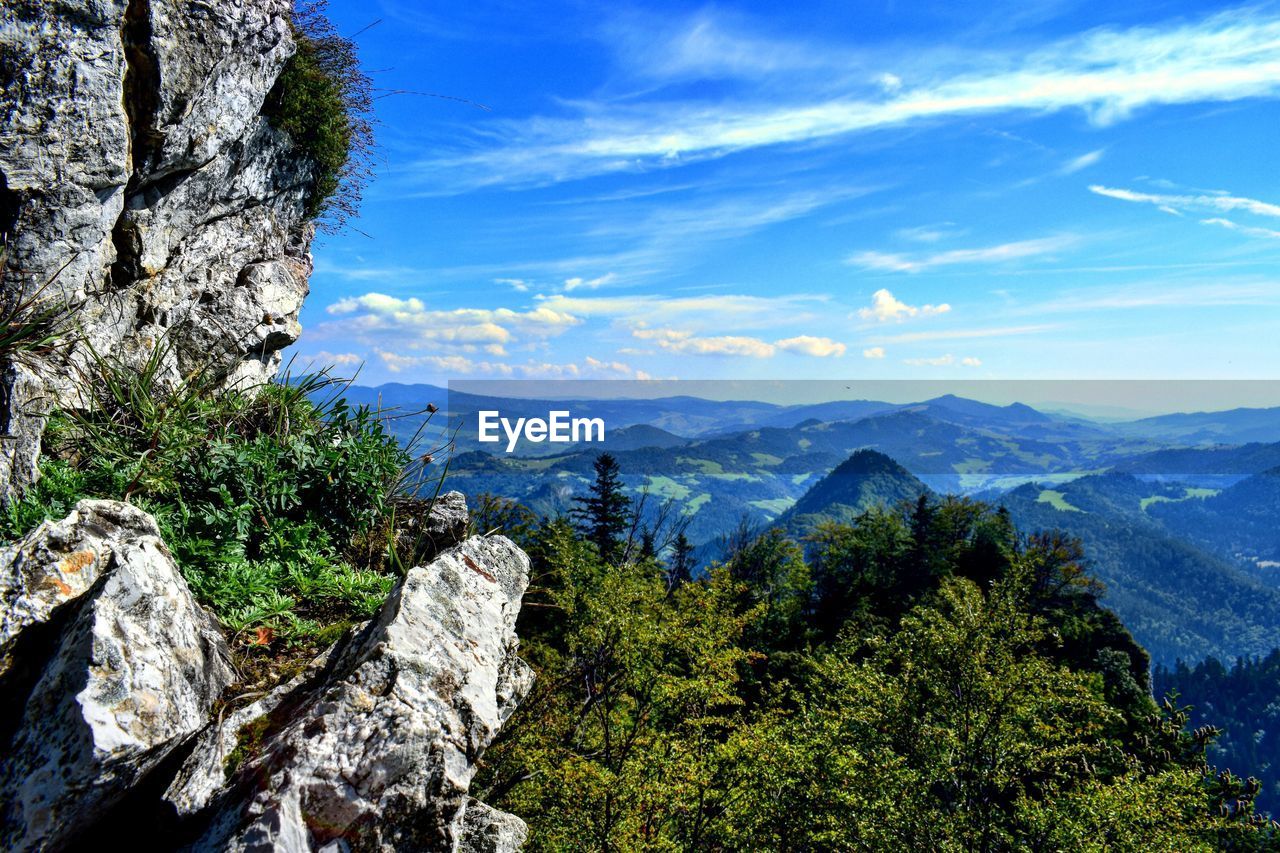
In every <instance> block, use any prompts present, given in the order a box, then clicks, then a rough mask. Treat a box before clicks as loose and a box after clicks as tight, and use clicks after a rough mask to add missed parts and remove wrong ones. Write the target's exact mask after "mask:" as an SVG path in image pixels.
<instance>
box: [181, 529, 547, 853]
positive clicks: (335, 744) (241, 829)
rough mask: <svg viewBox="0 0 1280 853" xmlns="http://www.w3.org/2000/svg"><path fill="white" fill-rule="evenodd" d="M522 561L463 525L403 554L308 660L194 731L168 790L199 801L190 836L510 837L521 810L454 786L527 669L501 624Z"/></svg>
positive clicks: (324, 840) (255, 841)
mask: <svg viewBox="0 0 1280 853" xmlns="http://www.w3.org/2000/svg"><path fill="white" fill-rule="evenodd" d="M528 567H529V563H528V558H527V557H526V556H525V555H524V554H523V553H522V552H521V551H520V550H519V549H518V548H516V546H515V545H513V544H512V543H511V542H510V541H509V540H507V539H505V538H503V537H492V538H484V537H473V538H471V539H468V540H466V541H465V542H463V543H461V544H460V545H458V546H456V547H454V548H452V549H450V550H448V551H446V552H445V553H443V554H441V555H440V556H439V557H437V558H436V559H435V560H434V561H432V562H431V563H430V564H428V565H426V566H423V567H419V568H415V569H412V570H410V571H409V573H408V574H407V575H406V577H405V579H404V581H403V582H402V583H401V584H400V586H399V587H398V588H397V589H396V591H395V592H394V593H393V594H392V596H391V598H390V599H389V600H388V601H387V603H386V604H385V605H384V606H383V608H382V611H381V612H380V613H379V615H378V617H377V618H376V619H375V620H374V621H373V622H371V623H370V624H369V625H368V626H367V627H366V628H365V629H364V631H363V632H362V633H361V634H359V635H358V636H356V637H355V638H354V639H353V640H352V641H351V642H350V643H349V644H348V645H347V646H346V647H345V648H342V649H338V650H335V651H334V652H333V653H332V655H331V657H330V658H329V659H328V660H327V661H325V662H323V663H318V664H317V665H316V669H317V670H318V671H319V674H318V675H314V676H312V677H311V678H309V679H304V683H302V684H299V685H294V686H292V687H291V688H289V689H287V690H286V691H284V692H283V694H280V693H277V694H274V695H272V696H269V697H267V698H266V699H265V700H263V701H261V702H260V703H259V704H258V705H257V706H251V707H250V708H247V709H245V710H243V711H240V712H237V713H236V714H235V715H233V716H232V717H231V718H229V719H228V720H226V721H225V722H224V724H223V725H222V727H221V728H218V729H214V730H212V731H211V732H210V733H208V734H207V735H205V736H204V737H203V738H202V739H201V741H200V743H199V744H198V745H197V747H196V749H195V751H194V752H193V753H192V754H191V756H190V758H189V759H188V760H187V762H186V765H185V766H184V767H183V768H182V770H181V771H180V772H179V774H178V778H177V779H176V780H175V782H174V784H173V785H172V786H171V787H170V789H169V791H168V793H167V794H166V797H167V798H168V799H169V801H170V802H171V803H173V804H174V806H175V807H176V808H177V809H178V811H179V812H180V813H183V814H194V813H197V812H199V811H200V810H202V809H208V810H210V811H211V812H212V814H213V817H212V819H211V822H210V824H209V827H208V829H207V831H206V832H205V833H204V835H203V836H202V837H201V839H200V840H199V841H198V842H196V843H195V844H194V845H193V849H196V850H209V851H213V850H251V849H252V850H281V851H283V850H320V849H326V850H328V849H334V850H337V849H359V850H388V851H389V850H405V851H408V850H454V849H459V847H460V846H464V847H465V849H474V850H511V849H515V846H517V845H518V844H519V843H520V840H521V839H523V835H524V827H523V824H522V823H521V822H520V821H519V820H518V819H517V818H515V817H513V816H511V815H503V814H501V813H499V812H495V811H493V810H492V809H489V808H488V807H487V806H484V805H483V804H474V805H469V800H468V797H467V788H468V786H469V784H470V781H471V776H472V774H473V773H474V770H475V760H476V759H477V758H478V757H479V755H480V754H481V752H482V751H483V750H484V748H485V747H486V746H487V745H488V744H489V742H490V741H491V740H492V739H493V737H494V736H495V735H496V734H497V732H498V729H499V728H500V727H501V725H502V724H503V722H505V721H506V719H507V717H508V716H510V714H511V712H512V711H513V710H514V709H515V707H516V705H517V704H518V703H519V701H520V699H521V698H523V696H524V695H525V694H526V693H527V691H528V689H529V687H530V686H531V684H532V674H531V672H530V670H529V668H528V667H527V666H526V665H525V664H524V663H523V662H522V661H521V660H520V659H519V657H517V654H516V652H517V648H518V641H517V639H516V635H515V630H514V629H515V620H516V616H517V614H518V612H519V607H520V599H521V596H522V595H523V593H524V589H525V585H526V583H527V582H528ZM232 744H236V745H237V746H239V747H240V754H239V755H237V756H236V758H237V759H239V761H240V763H239V764H238V765H237V766H236V769H235V772H234V775H233V776H232V778H231V780H230V782H229V783H226V787H225V788H222V789H221V790H219V787H220V786H221V785H222V784H223V780H224V779H225V778H226V775H227V762H228V756H229V755H232V754H233V750H231V749H229V747H230V746H231V745H232ZM468 815H472V817H471V818H468ZM464 837H465V838H468V839H470V840H468V841H466V842H465V844H464ZM333 845H339V846H333ZM486 845H487V846H486Z"/></svg>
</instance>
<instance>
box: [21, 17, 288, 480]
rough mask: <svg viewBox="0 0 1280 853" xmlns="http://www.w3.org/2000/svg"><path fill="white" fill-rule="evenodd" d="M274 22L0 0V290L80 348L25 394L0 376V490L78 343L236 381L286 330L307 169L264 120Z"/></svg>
mask: <svg viewBox="0 0 1280 853" xmlns="http://www.w3.org/2000/svg"><path fill="white" fill-rule="evenodd" d="M289 9H290V2H289V0H218V2H216V3H215V2H205V0H59V2H56V3H55V2H49V0H5V2H4V3H3V4H0V231H3V232H4V233H5V234H7V235H9V242H8V247H7V251H6V253H5V257H4V264H3V276H4V277H3V281H2V282H0V296H2V297H3V298H5V299H10V300H12V299H15V298H18V297H19V296H20V295H22V294H32V293H37V292H38V293H39V297H38V298H39V300H40V302H41V304H42V305H47V306H56V307H63V308H66V309H68V311H69V313H71V314H73V315H74V316H73V317H72V320H71V322H72V324H73V325H74V327H75V335H73V338H78V340H76V342H74V343H73V345H71V346H69V347H67V348H65V349H62V350H59V351H58V352H57V353H56V354H49V355H44V356H38V357H34V358H36V359H37V361H39V362H40V363H39V364H37V365H36V366H35V370H34V371H32V372H31V374H32V375H35V376H38V377H39V378H40V380H41V381H40V382H34V381H31V379H32V375H27V376H26V377H25V380H26V381H15V379H14V378H10V377H7V376H0V380H3V386H4V391H5V393H4V394H0V426H3V427H4V428H5V429H6V431H7V432H8V434H10V435H12V436H14V438H13V439H12V440H9V441H5V442H3V443H0V493H4V491H5V490H7V488H8V486H9V484H10V483H13V484H15V485H16V486H17V487H19V488H20V487H21V486H23V485H25V484H27V483H29V482H31V480H32V478H33V476H34V467H35V461H36V453H37V451H38V446H39V444H38V438H39V433H40V430H41V429H42V428H43V418H42V416H41V413H42V412H43V411H46V410H47V408H48V406H49V405H50V403H51V402H67V401H73V400H74V397H75V387H76V379H77V375H78V373H79V372H80V371H82V370H83V369H84V366H85V364H86V361H87V359H88V353H89V347H90V346H92V348H93V350H95V351H97V352H99V353H104V354H112V355H114V356H118V357H121V358H123V359H125V361H126V363H128V362H134V363H138V364H141V363H142V362H143V361H145V359H146V358H147V357H148V356H149V355H150V353H151V352H152V350H153V348H154V347H155V346H156V345H157V343H158V342H161V341H163V342H164V343H165V345H166V346H167V347H169V348H171V352H169V353H168V356H167V360H166V365H165V366H166V371H167V375H169V376H170V377H177V376H179V375H181V374H185V373H187V372H189V371H191V370H193V369H195V368H198V367H207V366H213V367H215V368H217V369H219V370H223V369H225V370H227V371H228V374H229V375H228V381H229V382H233V383H244V384H253V383H256V382H260V381H262V380H265V379H267V378H269V377H270V376H272V375H274V373H275V371H276V369H277V367H278V366H279V361H280V355H279V351H280V350H281V349H282V348H284V347H285V346H288V345H289V344H291V343H293V341H295V340H296V339H297V337H298V335H299V334H300V332H301V329H300V327H299V325H298V312H299V309H300V308H301V305H302V300H303V297H305V296H306V293H307V288H308V285H307V278H308V276H309V274H310V271H311V257H310V254H309V246H310V241H311V236H312V233H313V228H312V226H311V225H310V224H309V223H308V222H307V221H306V219H305V215H304V213H305V198H306V192H307V186H308V183H309V181H310V178H311V169H312V166H311V164H309V163H308V162H307V161H305V160H304V159H303V158H300V157H299V156H298V154H297V152H296V151H295V149H294V147H293V144H292V142H291V140H290V139H289V137H288V136H287V135H286V134H284V133H282V132H279V131H277V130H275V129H274V128H273V127H272V126H271V124H270V123H269V122H268V120H267V119H266V118H265V117H264V116H263V114H262V112H263V105H264V103H265V102H266V99H267V95H268V93H269V92H270V91H271V89H272V87H273V86H274V85H275V81H276V79H277V78H278V77H279V74H280V72H281V70H282V69H283V67H284V64H285V62H286V61H287V60H288V58H289V57H290V56H291V55H292V54H293V52H294V49H295V44H294V40H293V36H292V35H291V30H290V25H289V23H288V14H289ZM0 368H2V370H0V372H11V371H12V370H13V369H14V368H13V366H12V365H9V366H0ZM18 379H19V380H21V379H23V377H18ZM33 435H34V437H35V440H32V436H33Z"/></svg>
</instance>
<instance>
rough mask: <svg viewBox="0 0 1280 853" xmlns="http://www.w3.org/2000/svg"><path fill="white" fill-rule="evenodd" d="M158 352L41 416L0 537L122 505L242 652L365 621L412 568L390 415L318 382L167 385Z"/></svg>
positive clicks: (101, 373)
mask: <svg viewBox="0 0 1280 853" xmlns="http://www.w3.org/2000/svg"><path fill="white" fill-rule="evenodd" d="M163 356H164V351H163V347H160V348H157V351H156V353H155V354H154V355H153V357H152V359H151V360H150V361H149V362H148V363H147V364H146V365H145V366H144V367H143V369H141V370H138V369H131V368H129V367H128V366H126V365H124V364H122V363H118V362H115V361H112V360H110V359H105V358H99V359H98V360H97V362H96V364H95V366H94V368H93V370H92V375H89V376H86V377H84V380H85V381H84V382H83V384H82V387H85V388H88V389H92V393H93V395H94V399H93V400H92V405H91V406H90V407H88V408H86V409H85V410H82V411H74V412H62V413H58V414H56V415H55V416H54V417H53V419H52V421H51V423H50V428H49V430H48V431H47V432H46V435H45V450H46V454H45V457H44V458H43V459H42V462H41V474H42V477H41V479H40V481H39V482H38V483H37V485H36V486H35V487H34V488H32V489H30V490H28V492H27V493H26V494H25V495H24V496H23V497H22V498H21V499H19V500H16V501H13V502H11V503H10V504H9V506H8V507H6V508H5V511H4V513H3V515H2V516H0V526H2V527H3V533H4V534H5V535H6V536H8V537H9V538H15V537H17V536H20V535H22V534H24V533H26V532H27V531H29V530H30V529H32V528H33V527H34V526H35V525H37V524H39V523H40V522H41V521H43V520H45V519H48V518H61V517H63V516H65V515H66V514H67V513H68V512H70V510H71V509H72V507H73V506H74V504H75V502H76V501H77V500H78V499H80V498H82V497H95V498H113V499H117V500H128V501H131V502H133V503H135V504H136V505H138V506H139V507H141V508H142V509H145V510H147V511H149V512H151V513H152V514H153V515H154V516H155V518H156V520H157V522H158V523H159V525H160V528H161V531H162V533H163V536H164V539H165V542H166V543H167V544H168V546H169V548H170V549H171V550H172V552H173V554H174V556H175V558H176V560H177V561H178V565H179V567H180V568H181V569H182V572H183V575H184V576H185V577H186V579H187V582H188V583H189V584H190V586H191V589H192V591H193V592H194V593H195V595H196V597H197V598H198V599H199V600H200V601H201V602H202V603H204V604H205V605H207V606H208V607H209V609H210V610H211V611H212V612H213V613H214V614H215V615H216V616H217V617H218V618H219V619H220V620H221V622H222V623H223V625H224V626H226V628H227V629H228V631H229V632H230V633H231V634H232V635H233V637H234V638H237V639H239V640H240V646H241V647H242V648H245V647H248V648H254V647H268V648H278V647H279V646H281V645H286V646H287V645H289V644H294V643H306V644H314V643H315V642H316V641H318V639H321V638H324V637H328V636H330V635H332V634H333V633H334V631H335V630H336V631H338V632H339V633H340V632H341V630H343V629H345V628H346V627H347V626H348V625H349V624H350V623H351V622H353V621H358V620H361V619H365V618H368V617H369V616H371V615H373V613H374V612H375V611H376V610H377V609H378V607H379V606H381V604H382V602H383V601H384V600H385V599H386V597H387V594H388V593H389V592H390V590H391V587H392V586H393V584H394V582H395V579H396V577H397V576H398V574H399V572H400V571H401V570H402V565H401V563H402V562H406V561H410V560H412V559H413V558H414V556H415V555H396V554H395V553H394V547H395V546H394V543H395V541H396V537H395V535H394V530H393V529H392V528H393V526H394V517H395V512H394V507H395V506H400V505H402V504H403V502H404V501H405V500H406V498H404V497H403V493H404V485H405V483H404V481H405V476H406V471H410V472H412V471H413V470H414V464H411V463H413V461H414V460H413V457H412V455H411V452H410V450H408V449H406V448H405V447H403V446H401V444H400V443H399V442H398V441H397V440H396V438H395V436H394V435H392V434H391V432H390V431H389V430H388V429H387V424H386V419H387V414H386V413H385V412H380V411H375V410H373V409H370V408H369V407H365V406H361V407H351V406H348V405H347V404H346V403H345V402H344V401H343V400H342V399H341V398H340V394H341V388H342V386H341V385H340V384H338V383H335V382H334V381H333V380H330V379H328V378H327V377H325V376H323V375H317V376H312V377H307V378H306V379H305V380H302V381H299V382H295V383H290V382H289V381H288V379H286V380H285V381H284V382H279V383H271V384H268V385H265V386H263V387H261V388H259V389H254V393H242V392H238V391H218V390H216V388H217V385H216V383H215V382H213V377H212V376H207V375H203V374H201V375H197V376H193V377H188V378H187V380H186V381H184V382H182V383H179V385H178V387H176V388H170V387H167V386H166V380H164V379H163V378H162V375H161V370H160V365H161V363H162V362H163V360H164V359H163ZM331 386H333V387H334V388H336V390H329V389H330V387H331ZM326 395H327V397H328V399H327V400H326V401H324V402H320V403H317V402H314V400H315V399H316V398H317V397H325V396H326ZM411 487H412V486H411Z"/></svg>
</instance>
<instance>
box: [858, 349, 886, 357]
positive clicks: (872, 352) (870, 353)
mask: <svg viewBox="0 0 1280 853" xmlns="http://www.w3.org/2000/svg"><path fill="white" fill-rule="evenodd" d="M862 357H863V358H884V347H868V348H867V349H864V350H863V351H862Z"/></svg>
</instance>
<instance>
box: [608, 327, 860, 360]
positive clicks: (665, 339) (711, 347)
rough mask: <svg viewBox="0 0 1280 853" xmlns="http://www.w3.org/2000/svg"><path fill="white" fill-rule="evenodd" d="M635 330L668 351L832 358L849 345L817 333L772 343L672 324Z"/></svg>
mask: <svg viewBox="0 0 1280 853" xmlns="http://www.w3.org/2000/svg"><path fill="white" fill-rule="evenodd" d="M631 334H632V336H633V337H635V338H637V339H639V340H642V341H648V342H650V343H652V344H654V345H656V346H657V347H659V348H660V349H663V350H665V351H667V352H673V353H679V354H681V355H718V356H741V357H746V358H772V357H773V356H775V355H777V354H778V353H779V352H789V353H794V354H797V355H807V356H811V357H813V358H829V357H838V356H842V355H844V354H845V350H846V347H845V345H844V344H842V343H839V342H838V341H833V340H832V339H830V338H821V337H815V336H813V335H798V336H796V337H793V338H783V339H781V340H777V341H773V342H772V343H770V342H769V341H765V340H762V339H760V338H756V337H750V336H747V335H711V336H698V335H695V334H693V333H692V332H689V331H686V330H682V329H671V328H661V329H649V328H637V329H632V330H631Z"/></svg>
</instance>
